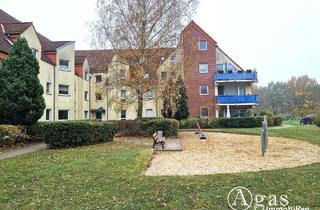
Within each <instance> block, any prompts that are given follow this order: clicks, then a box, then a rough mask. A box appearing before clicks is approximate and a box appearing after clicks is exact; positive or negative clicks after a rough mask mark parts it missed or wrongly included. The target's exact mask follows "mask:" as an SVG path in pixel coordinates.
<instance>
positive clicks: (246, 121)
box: [180, 117, 282, 129]
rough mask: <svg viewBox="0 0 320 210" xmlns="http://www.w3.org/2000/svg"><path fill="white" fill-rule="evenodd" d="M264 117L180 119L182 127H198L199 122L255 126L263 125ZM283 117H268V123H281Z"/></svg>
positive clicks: (206, 125)
mask: <svg viewBox="0 0 320 210" xmlns="http://www.w3.org/2000/svg"><path fill="white" fill-rule="evenodd" d="M262 121H263V117H243V118H240V117H237V118H207V119H204V118H190V119H186V120H182V121H180V128H182V129H196V128H197V125H196V123H197V122H198V123H199V125H200V127H201V128H255V127H261V124H262ZM281 123H282V118H279V117H273V118H272V119H271V118H268V125H269V126H273V125H274V124H275V125H281Z"/></svg>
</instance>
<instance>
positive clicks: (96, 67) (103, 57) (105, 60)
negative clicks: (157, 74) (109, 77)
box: [75, 48, 175, 73]
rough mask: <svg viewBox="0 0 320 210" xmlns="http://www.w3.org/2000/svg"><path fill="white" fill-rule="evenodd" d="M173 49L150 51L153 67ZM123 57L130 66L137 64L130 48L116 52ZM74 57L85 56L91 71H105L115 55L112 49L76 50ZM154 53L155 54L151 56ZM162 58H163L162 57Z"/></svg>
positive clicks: (157, 65)
mask: <svg viewBox="0 0 320 210" xmlns="http://www.w3.org/2000/svg"><path fill="white" fill-rule="evenodd" d="M174 50H175V48H158V49H154V50H152V51H150V54H151V56H150V57H154V59H152V61H151V62H152V63H153V64H154V65H156V67H155V68H157V67H159V65H160V64H161V63H162V62H163V61H164V60H165V59H166V58H167V57H168V56H169V55H170V54H171V53H172V52H173V51H174ZM118 53H119V54H122V56H123V57H125V59H126V62H127V63H128V64H129V65H130V67H131V68H134V66H135V65H136V64H137V61H136V60H135V58H133V56H132V52H131V51H130V50H120V51H119V52H118ZM75 54H76V58H77V57H78V59H80V57H82V58H83V57H86V58H87V59H88V63H89V66H90V72H91V73H105V72H107V71H108V67H109V65H110V63H111V61H112V59H113V57H114V56H115V54H116V53H115V52H114V50H112V49H106V50H77V51H76V53H75ZM152 54H154V55H155V56H152ZM163 58H164V59H163Z"/></svg>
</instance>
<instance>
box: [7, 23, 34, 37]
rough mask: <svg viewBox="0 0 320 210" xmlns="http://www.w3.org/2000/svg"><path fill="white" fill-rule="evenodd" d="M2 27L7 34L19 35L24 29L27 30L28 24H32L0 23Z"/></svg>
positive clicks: (29, 24) (30, 24)
mask: <svg viewBox="0 0 320 210" xmlns="http://www.w3.org/2000/svg"><path fill="white" fill-rule="evenodd" d="M1 24H2V25H3V28H4V32H5V34H8V35H20V34H22V33H23V32H24V31H25V30H27V29H28V28H29V27H30V26H32V23H31V22H25V23H1Z"/></svg>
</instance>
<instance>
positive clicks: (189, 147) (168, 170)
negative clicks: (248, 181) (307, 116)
mask: <svg viewBox="0 0 320 210" xmlns="http://www.w3.org/2000/svg"><path fill="white" fill-rule="evenodd" d="M206 135H207V140H204V141H201V140H199V139H198V138H197V136H195V135H194V133H193V132H180V133H179V138H180V139H181V141H182V148H183V151H181V152H155V153H154V154H153V158H152V160H151V163H150V166H149V167H148V169H147V170H146V172H145V175H147V176H165V175H181V176H183V175H205V174H223V173H239V172H250V171H261V170H273V169H280V168H291V167H296V166H301V165H307V164H311V163H316V162H319V161H320V147H319V146H317V145H314V144H310V143H307V142H303V141H299V140H293V139H286V138H278V137H269V148H268V151H267V153H266V156H264V157H262V155H261V149H260V137H259V136H251V135H240V134H226V133H207V134H206Z"/></svg>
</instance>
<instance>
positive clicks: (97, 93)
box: [94, 92, 103, 101]
mask: <svg viewBox="0 0 320 210" xmlns="http://www.w3.org/2000/svg"><path fill="white" fill-rule="evenodd" d="M97 95H101V99H97ZM94 96H95V99H96V101H102V97H103V96H102V93H99V92H96V93H95V95H94Z"/></svg>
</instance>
